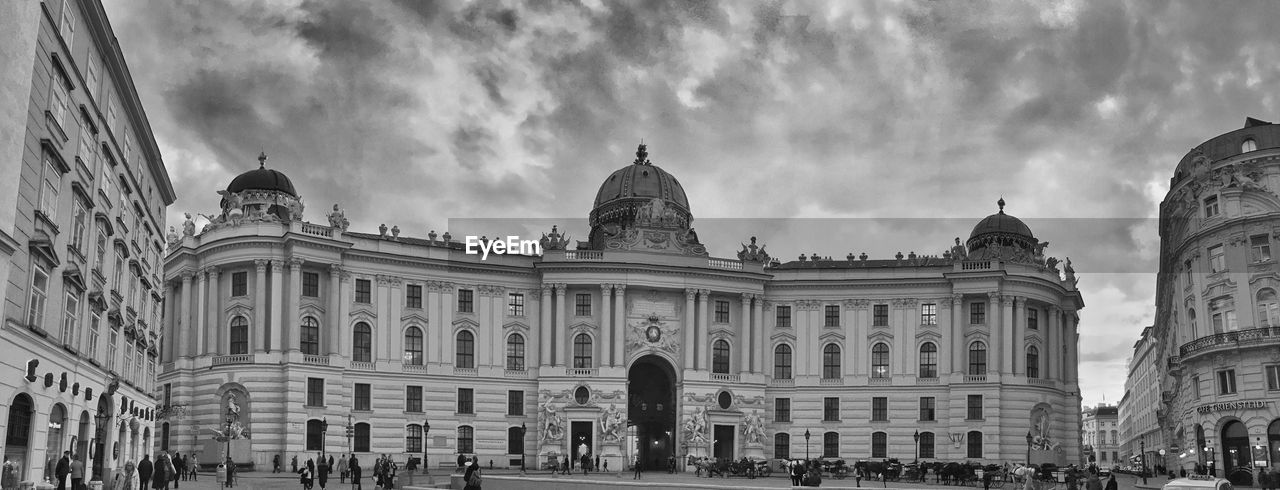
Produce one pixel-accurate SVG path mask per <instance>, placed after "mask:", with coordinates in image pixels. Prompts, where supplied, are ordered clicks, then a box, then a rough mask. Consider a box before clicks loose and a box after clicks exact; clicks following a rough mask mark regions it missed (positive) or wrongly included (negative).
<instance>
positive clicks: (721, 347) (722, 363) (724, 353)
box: [711, 340, 729, 374]
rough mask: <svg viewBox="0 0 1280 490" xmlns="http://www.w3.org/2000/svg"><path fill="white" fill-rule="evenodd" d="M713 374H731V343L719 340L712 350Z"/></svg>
mask: <svg viewBox="0 0 1280 490" xmlns="http://www.w3.org/2000/svg"><path fill="white" fill-rule="evenodd" d="M711 372H712V373H715V374H729V343H728V342H725V341H724V340H717V341H716V342H715V344H713V347H712V348H711Z"/></svg>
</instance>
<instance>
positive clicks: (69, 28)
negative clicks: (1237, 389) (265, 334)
mask: <svg viewBox="0 0 1280 490" xmlns="http://www.w3.org/2000/svg"><path fill="white" fill-rule="evenodd" d="M72 5H74V2H72V1H71V0H63V1H62V22H60V23H59V25H58V34H60V35H62V42H65V43H67V47H68V48H70V47H71V45H72V44H73V42H74V41H75V38H76V20H75V19H76V16H75V13H74V12H73V11H72V10H71V9H72ZM1249 141H1252V140H1249Z"/></svg>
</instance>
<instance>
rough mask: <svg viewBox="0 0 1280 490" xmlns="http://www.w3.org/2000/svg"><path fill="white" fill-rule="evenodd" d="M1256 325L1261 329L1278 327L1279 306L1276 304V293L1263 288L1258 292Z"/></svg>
mask: <svg viewBox="0 0 1280 490" xmlns="http://www.w3.org/2000/svg"><path fill="white" fill-rule="evenodd" d="M1257 304H1258V325H1259V326H1262V327H1275V326H1280V304H1278V303H1277V302H1276V291H1275V290H1274V289H1271V288H1264V289H1261V290H1259V291H1258V303H1257Z"/></svg>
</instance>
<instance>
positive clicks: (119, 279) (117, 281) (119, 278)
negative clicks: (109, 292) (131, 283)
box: [111, 251, 124, 292]
mask: <svg viewBox="0 0 1280 490" xmlns="http://www.w3.org/2000/svg"><path fill="white" fill-rule="evenodd" d="M112 276H114V279H112V282H111V284H112V286H111V289H114V290H115V291H116V292H124V288H122V287H121V286H122V285H123V284H124V254H121V253H120V252H119V251H116V267H115V269H113V273H112Z"/></svg>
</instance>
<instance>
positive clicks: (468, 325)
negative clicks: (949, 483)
mask: <svg viewBox="0 0 1280 490" xmlns="http://www.w3.org/2000/svg"><path fill="white" fill-rule="evenodd" d="M479 328H480V324H479V323H478V322H476V321H475V320H474V319H471V318H466V317H464V318H458V319H456V320H454V321H453V331H454V333H457V331H458V330H465V329H473V330H474V329H479Z"/></svg>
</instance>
